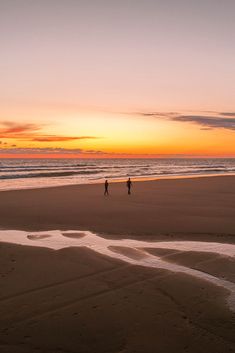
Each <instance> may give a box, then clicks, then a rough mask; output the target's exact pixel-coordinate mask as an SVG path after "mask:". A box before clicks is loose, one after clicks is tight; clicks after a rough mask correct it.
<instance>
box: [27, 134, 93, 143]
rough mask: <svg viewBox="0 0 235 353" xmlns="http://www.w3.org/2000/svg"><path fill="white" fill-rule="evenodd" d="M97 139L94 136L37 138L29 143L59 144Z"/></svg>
mask: <svg viewBox="0 0 235 353" xmlns="http://www.w3.org/2000/svg"><path fill="white" fill-rule="evenodd" d="M89 139H98V137H95V136H75V137H74V136H47V135H45V136H38V137H34V138H32V139H31V141H37V142H59V141H72V140H89Z"/></svg>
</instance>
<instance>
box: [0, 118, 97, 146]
mask: <svg viewBox="0 0 235 353" xmlns="http://www.w3.org/2000/svg"><path fill="white" fill-rule="evenodd" d="M42 129H43V126H42V125H39V124H30V123H22V124H18V123H15V122H2V123H0V138H1V139H4V138H12V139H16V140H21V141H33V142H61V141H72V140H89V139H98V138H99V137H97V136H61V135H47V134H43V133H42Z"/></svg>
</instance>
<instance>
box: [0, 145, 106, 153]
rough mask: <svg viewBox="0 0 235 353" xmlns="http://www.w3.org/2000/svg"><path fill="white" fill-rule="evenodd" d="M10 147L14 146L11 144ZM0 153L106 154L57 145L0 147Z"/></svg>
mask: <svg viewBox="0 0 235 353" xmlns="http://www.w3.org/2000/svg"><path fill="white" fill-rule="evenodd" d="M12 147H15V146H13V145H12ZM0 154H14V155H17V154H32V155H34V154H35V155H37V154H45V155H46V154H55V155H57V154H94V155H96V154H106V153H105V152H103V151H98V150H97V151H96V150H83V149H80V148H73V149H69V148H59V147H55V148H53V147H49V148H46V147H45V148H43V147H41V148H40V147H39V148H31V147H25V148H23V147H20V148H2V147H0Z"/></svg>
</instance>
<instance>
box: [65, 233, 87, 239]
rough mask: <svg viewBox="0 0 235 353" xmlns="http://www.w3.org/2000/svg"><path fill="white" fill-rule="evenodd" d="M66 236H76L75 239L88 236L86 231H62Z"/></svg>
mask: <svg viewBox="0 0 235 353" xmlns="http://www.w3.org/2000/svg"><path fill="white" fill-rule="evenodd" d="M61 234H62V235H63V236H64V237H67V238H74V239H79V238H83V237H85V236H86V233H83V232H79V233H61Z"/></svg>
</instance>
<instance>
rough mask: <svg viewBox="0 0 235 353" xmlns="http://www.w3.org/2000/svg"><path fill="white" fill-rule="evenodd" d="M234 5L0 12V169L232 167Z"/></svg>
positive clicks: (56, 4) (133, 0) (76, 5)
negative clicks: (110, 164) (92, 164)
mask: <svg viewBox="0 0 235 353" xmlns="http://www.w3.org/2000/svg"><path fill="white" fill-rule="evenodd" d="M234 13H235V1H234V0H223V1H221V0H197V1H195V0H118V1H117V0H40V1H37V0H0V53H1V55H0V78H1V79H0V158H4V157H16V158H21V157H30V158H31V157H35V158H37V157H48V158H50V157H61V158H62V157H63V158H64V157H65V158H72V157H81V158H114V157H124V158H126V157H146V158H148V157H150V158H151V157H162V156H164V157H167V156H170V157H174V156H176V157H180V156H183V157H185V156H189V157H201V156H214V157H217V156H221V157H235V101H234V98H235V65H234V62H235V21H234Z"/></svg>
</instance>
